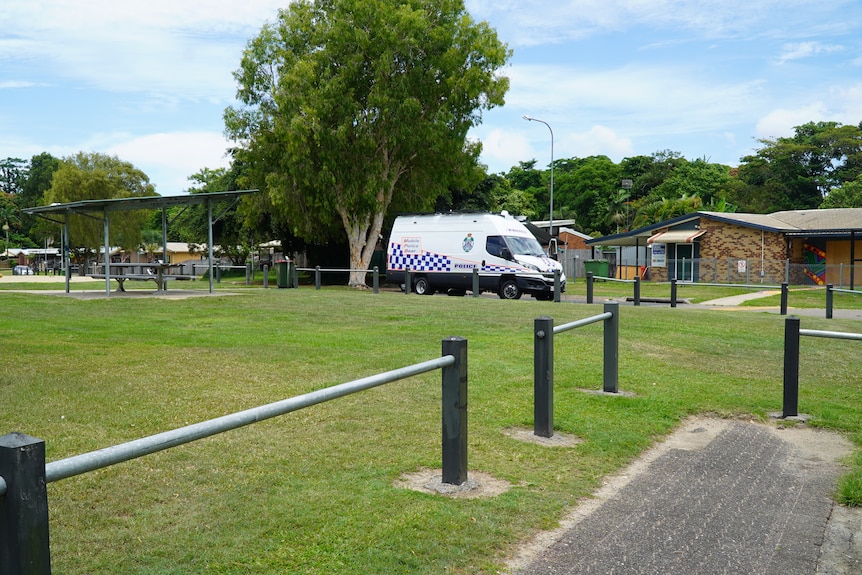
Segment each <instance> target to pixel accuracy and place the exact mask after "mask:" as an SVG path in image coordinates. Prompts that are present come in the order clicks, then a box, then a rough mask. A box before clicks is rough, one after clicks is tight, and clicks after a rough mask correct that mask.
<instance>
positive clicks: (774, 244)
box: [650, 218, 801, 282]
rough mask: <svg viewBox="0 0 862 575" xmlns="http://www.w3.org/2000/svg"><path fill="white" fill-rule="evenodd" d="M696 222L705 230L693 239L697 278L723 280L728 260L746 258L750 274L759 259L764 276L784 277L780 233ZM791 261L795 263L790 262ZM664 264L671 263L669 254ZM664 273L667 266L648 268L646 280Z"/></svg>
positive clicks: (784, 246) (757, 269)
mask: <svg viewBox="0 0 862 575" xmlns="http://www.w3.org/2000/svg"><path fill="white" fill-rule="evenodd" d="M699 225H700V229H701V230H705V231H706V233H705V234H704V235H702V236H700V238H698V239H697V240H695V241H696V242H698V243H699V244H700V247H699V250H698V258H700V266H699V270H698V271H699V273H698V275H699V278H700V281H705V282H709V281H712V278H714V277H718V278H722V279H721V281H725V279H726V276H727V266H728V263H727V262H728V259H730V260H748V262H749V264H748V265H749V266H750V267H749V272H750V273H751V275H752V276H754V275H757V274H759V273H760V271H761V269H760V268H761V263H760V262H761V259H762V260H763V261H764V266H763V267H764V271H765V272H766V275H767V276H772V277H780V278H783V277H784V271H785V261H786V259H787V258H788V257H790V254H788V252H787V240H786V239H785V238H784V235H783V234H780V233H774V232H761V231H760V230H756V229H753V228H747V227H744V226H739V225H734V224H729V223H725V222H719V221H716V220H711V219H708V218H701V219H700V224H699ZM761 240H762V243H761ZM800 255H801V254H800ZM716 260H717V261H716ZM800 261H801V260H800ZM791 263H795V262H793V261H791ZM668 265H672V264H671V261H670V256H669V255H668ZM716 266H718V269H716ZM668 272H669V269H668V268H652V269H650V279H651V280H653V281H668V278H669V275H668Z"/></svg>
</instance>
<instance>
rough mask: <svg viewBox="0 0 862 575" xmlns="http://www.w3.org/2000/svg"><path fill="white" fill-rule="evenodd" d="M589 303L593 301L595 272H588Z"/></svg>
mask: <svg viewBox="0 0 862 575" xmlns="http://www.w3.org/2000/svg"><path fill="white" fill-rule="evenodd" d="M587 303H593V272H587Z"/></svg>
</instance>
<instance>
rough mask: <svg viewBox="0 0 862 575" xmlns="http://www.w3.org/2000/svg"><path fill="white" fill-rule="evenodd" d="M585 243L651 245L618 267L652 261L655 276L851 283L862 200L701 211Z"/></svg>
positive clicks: (858, 263)
mask: <svg viewBox="0 0 862 575" xmlns="http://www.w3.org/2000/svg"><path fill="white" fill-rule="evenodd" d="M586 243H587V245H589V246H602V247H604V248H608V247H617V248H621V247H623V246H646V247H647V248H648V251H647V256H646V260H647V261H634V262H627V261H622V262H620V266H619V267H620V268H621V269H624V268H626V267H629V266H638V267H641V266H645V267H647V268H648V269H649V273H648V277H649V279H651V280H654V281H668V280H670V279H676V280H678V281H692V282H703V283H709V282H714V283H751V282H753V281H756V283H761V282H764V283H782V282H788V283H791V284H816V285H824V284H833V285H836V286H837V285H846V284H847V283H848V280H849V283H850V285H851V287H852V286H853V283H854V268H858V270H857V271H859V272H862V208H845V209H829V210H796V211H786V212H776V213H773V214H734V213H723V212H695V213H692V214H687V215H684V216H679V217H677V218H673V219H671V220H665V221H663V222H658V223H656V224H653V225H650V226H645V227H643V228H639V229H636V230H632V231H630V232H624V233H620V234H614V235H609V236H604V237H600V238H595V239H592V240H587V242H586ZM856 275H859V274H856ZM859 277H862V275H859Z"/></svg>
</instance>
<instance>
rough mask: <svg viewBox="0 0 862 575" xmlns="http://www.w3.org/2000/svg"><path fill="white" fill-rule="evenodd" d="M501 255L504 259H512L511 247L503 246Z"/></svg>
mask: <svg viewBox="0 0 862 575" xmlns="http://www.w3.org/2000/svg"><path fill="white" fill-rule="evenodd" d="M500 257H501V258H503V259H504V260H511V259H512V252H511V250H509V248H503V249H502V250H500Z"/></svg>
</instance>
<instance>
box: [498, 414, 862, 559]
mask: <svg viewBox="0 0 862 575" xmlns="http://www.w3.org/2000/svg"><path fill="white" fill-rule="evenodd" d="M779 427H780V426H776V425H775V424H773V425H763V424H758V423H753V422H747V421H736V420H713V419H696V420H692V421H689V422H688V423H687V424H686V425H684V426H683V427H682V428H681V429H680V430H679V431H678V432H677V433H675V434H674V435H673V436H672V437H671V438H670V439H669V440H668V441H666V442H664V443H663V444H662V445H660V446H658V447H657V448H655V449H654V450H652V451H651V452H650V453H648V454H647V455H645V456H644V457H643V458H642V459H641V460H639V461H638V462H636V464H635V465H633V466H632V467H631V468H629V469H627V470H626V471H624V472H623V473H622V474H621V475H620V476H618V477H616V478H614V479H612V480H611V481H609V482H608V483H607V484H606V485H605V487H604V488H603V489H602V490H601V491H600V492H599V493H597V494H596V495H595V497H594V498H593V499H591V500H588V501H586V502H583V504H582V505H579V506H578V507H577V508H576V509H575V511H574V513H573V514H572V516H571V517H569V518H568V519H567V520H566V521H565V522H564V524H563V526H562V527H561V529H559V530H558V531H556V532H554V533H551V534H543V535H542V536H540V537H539V538H537V540H536V541H534V542H533V543H531V544H530V545H529V546H527V547H525V548H524V549H523V550H522V552H521V553H520V554H519V556H518V557H517V558H516V559H514V560H513V561H512V563H511V565H510V567H511V569H510V571H509V573H511V574H512V575H562V574H566V575H568V574H580V575H591V574H603V575H607V574H627V575H628V574H650V575H676V574H679V575H691V574H731V573H732V574H750V573H760V574H764V575H770V574H782V575H797V574H798V575H814V574H820V575H827V574H828V575H839V574H841V575H851V574H858V573H862V542H860V541H859V540H858V539H859V538H862V511H859V510H848V509H845V508H841V507H840V506H838V505H837V504H836V503H835V502H834V501H833V500H832V499H831V495H832V494H833V492H834V489H835V482H836V480H837V478H838V476H839V475H840V473H841V472H842V467H841V465H840V463H839V461H840V459H841V458H842V457H844V456H846V455H847V454H848V453H849V452H850V450H851V449H852V448H851V446H850V444H849V443H848V442H847V441H846V440H845V439H844V438H842V437H841V436H839V435H836V434H833V433H829V432H824V431H817V430H813V429H809V428H806V427H805V426H799V427H796V428H793V429H779Z"/></svg>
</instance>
